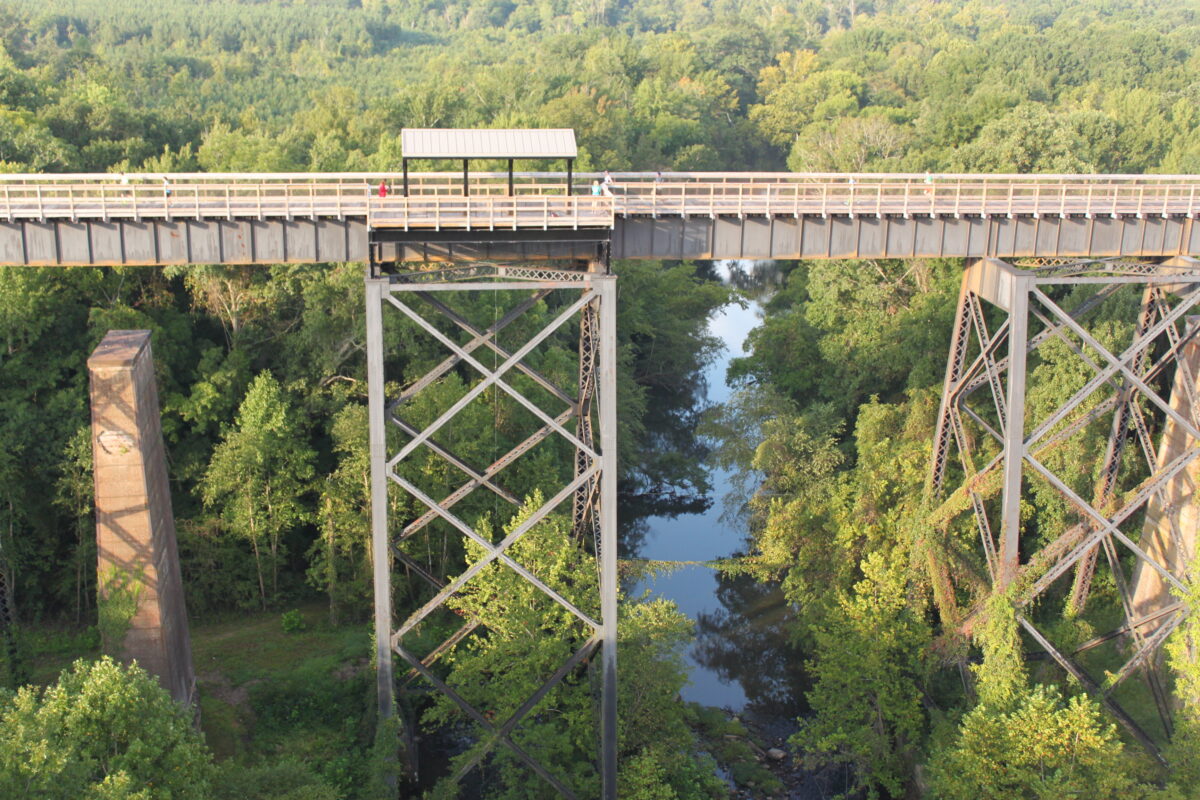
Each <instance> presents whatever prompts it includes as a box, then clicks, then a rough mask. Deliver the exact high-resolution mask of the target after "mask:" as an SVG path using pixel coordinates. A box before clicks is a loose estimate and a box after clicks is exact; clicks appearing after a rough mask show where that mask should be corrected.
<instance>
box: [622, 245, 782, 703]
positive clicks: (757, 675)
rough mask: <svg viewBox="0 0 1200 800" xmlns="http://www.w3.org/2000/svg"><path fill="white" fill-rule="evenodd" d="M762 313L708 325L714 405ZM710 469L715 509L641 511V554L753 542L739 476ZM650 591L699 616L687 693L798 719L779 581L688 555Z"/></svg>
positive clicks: (716, 553) (672, 557)
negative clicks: (738, 508) (735, 490)
mask: <svg viewBox="0 0 1200 800" xmlns="http://www.w3.org/2000/svg"><path fill="white" fill-rule="evenodd" d="M731 267H732V268H733V269H735V270H737V269H741V270H743V271H747V270H752V269H753V266H752V265H749V264H742V265H738V266H734V265H730V264H718V271H719V272H721V274H722V275H723V277H725V278H726V279H728V278H729V274H730V268H731ZM760 318H761V306H760V305H759V304H758V303H757V302H750V303H748V304H747V305H745V306H742V305H738V304H736V303H734V304H730V305H728V306H726V307H725V308H724V309H722V310H721V311H719V312H718V313H717V314H715V315H714V316H713V317H712V319H711V320H710V322H709V326H708V331H709V333H710V334H712V335H713V336H715V337H717V338H718V339H720V340H721V341H722V342H723V343H724V348H723V350H722V352H721V354H720V355H719V357H718V358H716V359H715V360H714V361H713V363H711V364H710V365H709V366H708V369H707V370H706V374H705V377H706V379H707V395H708V396H707V404H708V405H712V404H717V403H722V402H725V401H727V400H728V399H729V397H730V394H731V392H732V389H731V387H730V386H729V385H728V384H727V382H726V378H725V375H726V370H727V368H728V366H729V362H730V360H731V359H733V358H735V357H737V356H740V355H742V354H743V352H744V351H743V344H744V343H745V341H746V337H747V335H748V334H749V333H750V331H751V329H753V328H754V327H755V326H756V325H757V324H758V323H759V321H760ZM708 474H709V478H710V484H711V487H712V490H711V495H710V498H709V499H710V500H711V503H710V504H709V507H708V508H707V510H705V511H702V512H698V513H684V514H678V515H675V516H652V517H646V518H643V519H642V520H641V521H640V522H639V527H640V528H641V530H640V531H639V535H640V537H641V543H640V546H639V548H638V551H637V553H636V555H637V556H640V557H642V558H646V559H652V560H661V561H701V562H703V561H712V560H716V559H721V558H725V557H727V556H731V555H735V554H738V553H740V552H744V551H745V549H746V537H747V531H746V529H745V523H744V521H743V520H739V519H733V518H730V517H729V515H727V514H726V513H725V512H726V508H727V503H726V498H727V496H728V495H729V493H730V490H731V488H732V486H731V480H730V478H731V476H730V474H729V473H727V472H725V471H724V470H722V469H720V468H717V467H715V466H711V465H709V466H708ZM646 590H649V591H650V592H651V593H652V594H653V595H656V596H661V597H665V598H668V599H670V600H673V601H675V603H676V604H677V605H678V606H679V608H680V610H681V611H683V612H684V613H685V614H687V616H688V617H689V618H691V619H692V620H694V621H695V622H696V629H697V638H696V642H695V645H694V646H693V647H692V648H690V650H689V652H688V653H687V660H688V663H689V666H690V667H691V683H690V684H689V685H688V686H687V687H685V688H684V691H683V697H684V699H685V700H691V701H695V702H698V703H701V704H704V705H708V706H717V707H721V708H725V709H728V710H729V711H732V712H735V713H739V714H750V715H753V716H756V717H760V718H763V722H770V721H772V719H774V720H778V721H780V722H782V721H783V720H784V719H787V720H788V721H790V720H793V719H794V718H795V716H796V714H798V713H799V712H800V711H801V710H802V705H801V704H802V697H803V687H802V686H801V685H800V683H799V682H800V681H802V680H803V675H802V674H801V672H802V670H801V669H800V668H799V665H800V661H801V656H800V655H799V653H797V652H796V651H794V649H793V648H791V647H790V646H789V644H788V640H787V632H786V627H787V625H786V622H787V614H788V609H787V606H786V604H785V603H784V600H783V597H782V593H781V592H780V591H779V590H778V589H776V588H773V587H767V586H763V585H762V584H759V583H757V582H756V581H754V580H752V579H750V578H747V577H736V578H730V577H728V576H724V575H722V574H720V573H719V572H718V571H717V570H715V569H713V568H712V567H709V566H706V565H703V564H689V565H685V566H681V567H679V568H678V569H677V570H676V571H674V572H672V573H670V574H667V575H660V576H658V577H656V578H653V579H648V580H645V581H642V582H641V583H640V584H639V585H638V586H637V587H636V588H635V589H634V594H635V595H636V594H641V593H642V592H644V591H646Z"/></svg>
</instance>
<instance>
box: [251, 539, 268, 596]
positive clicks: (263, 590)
mask: <svg viewBox="0 0 1200 800" xmlns="http://www.w3.org/2000/svg"><path fill="white" fill-rule="evenodd" d="M250 543H251V544H252V545H254V569H255V570H257V571H258V596H259V598H261V600H262V607H263V611H266V610H267V585H266V583H264V582H263V573H262V559H261V558H260V557H259V555H258V537H251V539H250Z"/></svg>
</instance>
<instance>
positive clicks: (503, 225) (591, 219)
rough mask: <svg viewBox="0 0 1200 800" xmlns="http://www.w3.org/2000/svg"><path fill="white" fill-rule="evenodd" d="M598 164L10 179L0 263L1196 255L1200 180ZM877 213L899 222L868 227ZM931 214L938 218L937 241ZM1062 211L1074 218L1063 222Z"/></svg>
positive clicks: (1, 209) (3, 194)
mask: <svg viewBox="0 0 1200 800" xmlns="http://www.w3.org/2000/svg"><path fill="white" fill-rule="evenodd" d="M164 177H165V178H166V179H167V181H166V182H165V183H164V182H163V178H164ZM597 177H598V176H596V175H589V174H581V175H579V176H578V178H579V179H578V181H577V182H576V184H575V185H574V186H573V187H572V190H573V191H572V193H570V194H568V192H567V187H566V185H565V175H563V174H560V173H521V174H519V175H517V176H516V178H515V180H514V181H513V183H512V185H511V192H512V194H511V195H510V194H509V192H510V185H509V183H508V176H507V174H505V173H477V174H475V175H473V176H471V178H470V180H469V185H468V188H469V194H468V195H466V196H464V194H463V180H462V176H461V174H454V173H423V174H415V175H410V176H409V180H408V194H407V196H405V195H404V194H403V186H404V178H403V176H402V175H400V174H392V173H386V174H380V173H372V174H365V173H363V174H257V175H252V174H245V175H242V174H178V175H168V176H163V175H131V176H126V177H124V178H122V177H121V176H114V175H14V176H0V263H8V264H69V263H83V264H105V263H208V262H211V261H220V262H225V263H269V261H271V260H276V259H278V260H290V261H306V260H335V259H336V260H342V259H345V260H351V259H360V258H365V256H366V253H367V247H368V239H371V240H372V241H403V242H405V243H406V244H404V245H403V246H400V247H398V248H394V249H393V251H391V252H392V255H391V256H390V257H391V258H412V257H432V258H449V257H451V255H452V254H451V253H450V251H449V249H447V248H442V249H441V250H437V251H436V252H434V251H430V250H429V249H428V248H425V249H422V250H420V251H419V253H418V251H416V250H414V249H413V244H412V243H414V242H429V241H435V240H436V241H443V239H437V237H435V236H433V234H435V233H436V234H455V235H459V239H458V240H457V241H458V242H459V243H460V245H459V246H458V255H459V256H463V255H464V254H465V255H466V257H474V256H473V255H472V253H478V254H479V255H480V257H488V256H489V255H490V256H495V255H496V253H495V252H494V250H493V251H488V252H483V251H480V250H478V249H476V250H474V251H472V250H470V248H464V247H462V246H461V243H463V242H470V241H472V234H473V233H476V232H481V231H488V232H492V231H501V232H503V231H517V232H530V234H529V235H530V236H532V235H533V233H532V232H535V231H542V232H546V231H549V232H551V233H553V232H554V231H574V230H585V231H586V230H600V231H606V230H607V231H612V232H613V240H614V252H617V251H620V252H619V255H621V256H623V257H627V258H639V257H645V258H649V257H657V258H672V257H714V258H741V257H745V258H754V257H779V258H788V257H800V256H803V257H822V256H823V257H846V256H847V255H862V256H864V257H866V256H871V255H878V256H889V257H894V256H897V255H900V256H913V255H947V256H952V255H976V254H979V253H986V254H988V255H999V256H1004V255H1018V254H1020V255H1046V256H1057V255H1079V254H1096V255H1108V254H1145V255H1154V254H1170V255H1175V254H1191V255H1195V254H1196V251H1197V250H1200V245H1198V244H1197V243H1198V242H1200V229H1196V228H1195V226H1193V225H1192V221H1193V220H1194V219H1195V217H1196V214H1197V212H1200V197H1198V194H1200V191H1198V189H1200V176H1189V175H1183V176H1122V175H1095V176H1071V175H930V176H925V175H881V174H858V175H818V174H784V173H668V174H663V175H661V176H659V175H656V174H653V173H624V174H617V175H615V176H614V178H615V183H614V184H613V185H612V187H611V190H610V191H611V194H605V195H600V196H596V195H593V194H592V193H591V192H592V185H593V184H592V181H593V180H595V179H596V178H597ZM381 181H383V182H386V183H387V184H388V185H389V189H390V191H389V193H388V196H386V197H380V196H379V192H378V185H379V183H380V182H381ZM698 220H699V221H703V220H709V221H710V222H708V223H703V222H700V223H697V222H696V221H698ZM764 220H765V221H766V222H767V224H768V225H769V230H766V231H765V232H764V231H763V229H762V225H763V221H764ZM872 220H875V221H880V222H883V223H884V224H885V225H886V226H888V229H886V230H884V231H882V232H880V231H876V230H873V229H872V228H871V221H872ZM930 220H937V221H940V222H941V225H940V233H939V234H938V237H939V238H938V240H937V241H936V242H935V241H933V240H932V239H930V238H929V234H928V231H927V230H925V229H926V228H927V227H928V222H929V221H930ZM958 220H961V221H962V222H961V224H956V223H955V222H954V221H958ZM981 220H982V221H987V224H986V226H985V227H986V228H987V231H986V232H985V233H984V236H983V238H984V243H983V244H982V245H980V244H979V241H980V238H981V233H980V229H979V226H980V221H981ZM1012 220H1015V221H1017V222H1016V223H1011V224H1010V223H1009V222H1008V221H1012ZM1043 220H1045V221H1046V224H1045V225H1043V224H1042V221H1043ZM1054 220H1061V221H1062V224H1061V225H1059V226H1058V227H1057V228H1052V227H1051V224H1052V223H1053V221H1054ZM1085 220H1086V221H1088V222H1087V230H1086V231H1084V230H1083V227H1082V225H1081V222H1082V221H1085ZM1155 220H1158V221H1161V222H1155ZM847 221H849V222H850V223H851V224H852V226H853V233H852V234H851V233H847V232H846V223H847ZM1031 221H1034V222H1035V223H1036V224H1031ZM1092 221H1095V223H1093V222H1092ZM1109 221H1116V222H1117V224H1108V223H1109ZM1132 221H1138V222H1136V223H1134V222H1132ZM1147 221H1149V222H1147ZM294 223H303V225H307V226H309V228H311V229H312V231H311V235H310V232H309V231H308V229H307V228H305V229H304V230H303V231H302V232H297V231H298V229H297V228H296V226H295V225H294ZM1101 223H1104V224H1101ZM231 224H232V227H231ZM730 224H733V225H735V226H736V231H732V232H731V230H730V229H729V226H730ZM788 226H790V227H788ZM906 230H907V231H908V233H905V231H906ZM1051 230H1053V231H1054V236H1053V241H1050V239H1048V238H1047V236H1048V233H1047V232H1048V231H1051ZM372 232H374V233H372ZM388 232H392V233H388ZM377 234H378V235H377ZM851 235H852V236H853V239H854V243H853V244H852V245H851V244H846V243H845V241H843V240H846V238H847V237H848V236H851ZM289 236H290V237H291V239H290V240H288V238H287V237H289ZM389 236H390V237H391V238H390V239H389V238H388V237H389ZM1097 236H1099V239H1098V238H1097ZM371 237H375V238H371ZM806 237H807V241H805V239H806ZM839 237H840V238H839ZM1005 237H1008V238H1007V239H1006V238H1005ZM478 238H480V239H483V240H486V239H487V238H488V237H486V236H481V237H478ZM493 238H495V237H493ZM520 238H521V234H516V235H509V237H508V239H507V241H509V242H512V241H518V240H520ZM822 238H825V239H827V241H826V242H825V244H824V245H822V243H821V242H820V241H817V239H822ZM76 239H78V241H76ZM175 239H178V240H181V241H182V243H181V242H179V241H173V240H175ZM276 239H278V241H275V240H276ZM309 239H311V240H312V241H311V243H310V242H309ZM735 239H736V240H738V241H739V242H741V244H738V245H736V246H734V245H732V244H730V243H731V242H733V241H734V240H735ZM876 239H878V240H880V241H881V242H882V244H880V245H879V246H874V245H871V241H874V240H876ZM701 240H702V241H701ZM1006 241H1011V244H1004V242H1006ZM864 242H865V243H866V245H867V246H866V247H865V248H864V247H863V246H862V245H863V243H864ZM910 242H911V246H910V244H909V243H910ZM618 243H619V244H618ZM789 243H790V244H789ZM981 246H982V248H983V249H982V250H979V248H980V247H981ZM510 249H511V248H510ZM566 252H567V251H563V250H561V248H560V249H559V250H554V249H553V248H543V250H542V251H539V253H538V254H529V257H561V256H562V255H563V254H564V253H566ZM572 252H573V251H572ZM414 254H416V255H414Z"/></svg>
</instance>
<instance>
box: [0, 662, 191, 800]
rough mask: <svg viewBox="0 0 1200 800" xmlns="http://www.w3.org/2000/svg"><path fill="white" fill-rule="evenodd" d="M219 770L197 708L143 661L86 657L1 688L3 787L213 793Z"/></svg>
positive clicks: (62, 794) (18, 791)
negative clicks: (173, 694)
mask: <svg viewBox="0 0 1200 800" xmlns="http://www.w3.org/2000/svg"><path fill="white" fill-rule="evenodd" d="M210 777H211V764H210V757H209V754H208V752H207V750H206V749H205V747H204V743H203V741H202V739H201V737H200V734H199V733H198V732H197V730H196V728H195V727H194V726H193V725H192V719H191V715H190V713H189V712H188V711H187V710H186V709H184V708H183V707H181V706H179V705H177V704H176V703H175V702H174V701H172V700H171V698H170V697H169V696H168V695H167V693H166V692H165V691H164V690H163V688H162V687H161V686H159V685H158V683H157V681H155V680H154V679H153V678H152V677H150V676H149V675H147V674H146V673H145V672H144V671H143V670H142V669H141V668H140V667H138V666H137V665H134V666H132V667H124V666H121V665H120V664H116V663H114V662H113V661H112V660H111V659H109V658H107V657H105V658H102V659H101V660H99V661H96V662H88V661H85V660H82V659H81V660H79V661H76V662H75V663H74V665H72V667H71V669H70V670H64V671H63V673H62V674H61V675H60V676H59V678H58V682H57V683H55V684H54V685H52V686H50V687H48V688H46V689H36V688H34V687H28V686H27V687H25V688H22V689H21V690H20V691H18V692H17V693H16V694H10V695H7V696H0V796H3V797H12V798H17V797H31V798H32V797H37V798H45V800H59V799H60V798H61V800H79V798H85V799H90V800H102V798H103V799H106V800H107V799H111V800H116V798H122V799H123V800H206V798H207V797H208V796H209V780H210Z"/></svg>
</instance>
